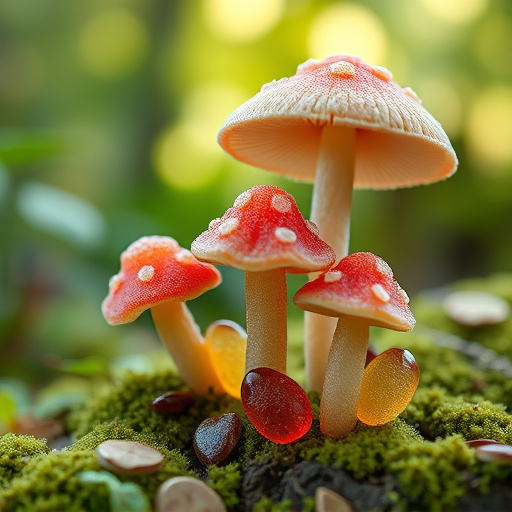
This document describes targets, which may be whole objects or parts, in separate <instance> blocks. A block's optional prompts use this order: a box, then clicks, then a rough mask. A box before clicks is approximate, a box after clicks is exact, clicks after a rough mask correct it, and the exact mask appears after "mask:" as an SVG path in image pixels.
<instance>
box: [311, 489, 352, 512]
mask: <svg viewBox="0 0 512 512" xmlns="http://www.w3.org/2000/svg"><path fill="white" fill-rule="evenodd" d="M315 511H316V512H354V508H353V507H352V505H351V504H350V502H349V501H348V500H347V499H346V498H344V497H343V496H340V495H339V494H338V493H336V492H334V491H333V490H331V489H328V488H327V487H317V488H316V492H315Z"/></svg>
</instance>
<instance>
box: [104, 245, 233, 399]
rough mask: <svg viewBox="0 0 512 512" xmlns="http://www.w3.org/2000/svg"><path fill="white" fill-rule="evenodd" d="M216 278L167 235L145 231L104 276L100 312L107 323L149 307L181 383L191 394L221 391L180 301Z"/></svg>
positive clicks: (210, 268) (217, 277)
mask: <svg viewBox="0 0 512 512" xmlns="http://www.w3.org/2000/svg"><path fill="white" fill-rule="evenodd" d="M220 282H221V276H220V273H219V271H218V270H217V269H216V268H215V267H214V266H212V265H208V264H205V263H202V262H200V261H198V260H197V259H196V258H195V257H194V256H193V254H192V253H191V252H190V251H188V250H187V249H183V248H182V247H180V246H179V245H178V243H177V242H176V240H174V239H173V238H171V237H167V236H145V237H142V238H140V239H138V240H136V241H135V242H133V243H132V244H131V245H130V246H129V247H128V248H127V249H126V250H125V251H124V252H123V253H122V254H121V270H120V271H119V273H118V274H116V275H115V276H113V277H112V278H111V279H110V283H109V294H108V295H107V297H106V298H105V300H104V301H103V303H102V306H101V308H102V312H103V316H104V317H105V319H106V320H107V322H108V323H109V324H111V325H117V324H125V323H129V322H133V321H134V320H135V319H137V318H138V317H139V315H140V314H141V313H142V312H143V311H145V310H146V309H150V310H151V315H152V317H153V322H154V324H155V327H156V330H157V332H158V334H159V336H160V339H161V340H162V342H163V343H164V345H165V347H166V348H167V350H168V351H169V352H170V354H171V356H172V358H173V359H174V363H175V364H176V367H177V369H178V372H179V374H180V376H181V377H182V378H183V380H184V381H185V383H186V384H187V385H188V386H190V388H192V389H193V390H194V391H195V392H196V393H201V394H205V393H207V392H208V391H209V390H210V388H211V389H212V390H213V391H214V392H215V393H223V388H222V385H221V384H220V382H219V380H218V377H217V374H216V372H215V369H214V368H213V366H212V364H211V361H210V358H209V355H208V351H207V350H206V348H205V346H204V343H203V338H202V336H201V333H200V331H199V328H198V326H197V324H196V323H195V322H194V319H193V317H192V314H191V313H190V311H189V310H188V308H187V306H186V304H185V301H187V300H191V299H194V298H196V297H198V296H199V295H201V294H203V293H204V292H206V291H208V290H210V289H212V288H215V287H216V286H218V285H219V284H220Z"/></svg>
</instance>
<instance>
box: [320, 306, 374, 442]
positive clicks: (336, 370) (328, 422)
mask: <svg viewBox="0 0 512 512" xmlns="http://www.w3.org/2000/svg"><path fill="white" fill-rule="evenodd" d="M369 334H370V325H369V323H368V320H367V319H365V318H359V317H354V316H347V315H343V316H341V317H340V318H339V320H338V325H337V327H336V331H335V333H334V338H333V340H332V345H331V350H330V351H329V359H328V362H327V369H326V373H325V382H324V389H323V392H322V400H321V402H320V428H321V430H322V432H323V433H324V434H325V435H328V436H330V437H333V438H335V439H341V438H342V437H345V436H346V435H347V434H349V433H350V432H351V431H352V429H353V428H354V425H355V424H356V422H357V415H356V413H357V404H358V401H359V391H360V389H361V382H362V379H363V373H364V364H365V361H366V350H367V348H368V339H369Z"/></svg>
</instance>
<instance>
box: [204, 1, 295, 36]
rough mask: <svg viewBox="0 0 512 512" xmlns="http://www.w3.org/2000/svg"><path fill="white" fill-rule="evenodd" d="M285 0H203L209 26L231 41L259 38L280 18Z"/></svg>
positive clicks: (213, 31) (216, 33) (214, 31)
mask: <svg viewBox="0 0 512 512" xmlns="http://www.w3.org/2000/svg"><path fill="white" fill-rule="evenodd" d="M284 9H285V0H258V1H257V2H255V1H254V0H204V3H203V12H204V17H205V20H206V23H207V25H208V28H209V29H210V30H211V32H212V33H213V34H214V35H215V36H216V37H218V38H219V39H222V40H225V41H228V42H231V43H248V42H252V41H255V40H258V39H260V38H262V37H263V36H265V35H266V34H267V33H268V32H269V31H270V30H272V29H273V28H274V27H275V26H276V25H277V23H278V22H279V20H280V19H281V18H282V16H283V13H284Z"/></svg>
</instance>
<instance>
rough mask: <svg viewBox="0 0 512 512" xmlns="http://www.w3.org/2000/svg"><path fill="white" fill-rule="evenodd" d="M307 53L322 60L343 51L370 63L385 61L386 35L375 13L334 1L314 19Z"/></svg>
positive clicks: (357, 6) (355, 5) (361, 7)
mask: <svg viewBox="0 0 512 512" xmlns="http://www.w3.org/2000/svg"><path fill="white" fill-rule="evenodd" d="M308 46H309V52H310V54H311V55H310V56H311V57H313V58H316V59H322V58H325V57H327V56H329V55H333V54H337V53H342V54H351V55H357V56H358V57H361V58H362V59H363V60H365V61H366V62H368V63H371V64H385V63H386V56H387V49H388V37H387V34H386V29H385V27H384V25H383V24H382V22H381V21H380V20H379V18H378V17H377V15H376V14H374V13H373V12H372V11H371V10H370V9H368V8H366V7H363V6H362V5H358V4H351V3H344V4H335V5H331V6H329V7H327V8H325V9H324V10H323V11H321V12H320V14H319V15H318V16H317V17H316V18H315V20H314V21H313V24H312V26H311V29H310V32H309V35H308Z"/></svg>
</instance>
